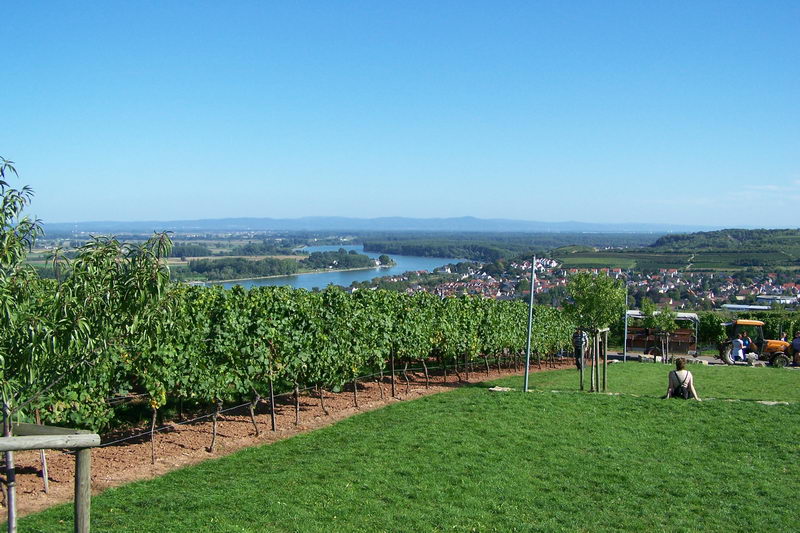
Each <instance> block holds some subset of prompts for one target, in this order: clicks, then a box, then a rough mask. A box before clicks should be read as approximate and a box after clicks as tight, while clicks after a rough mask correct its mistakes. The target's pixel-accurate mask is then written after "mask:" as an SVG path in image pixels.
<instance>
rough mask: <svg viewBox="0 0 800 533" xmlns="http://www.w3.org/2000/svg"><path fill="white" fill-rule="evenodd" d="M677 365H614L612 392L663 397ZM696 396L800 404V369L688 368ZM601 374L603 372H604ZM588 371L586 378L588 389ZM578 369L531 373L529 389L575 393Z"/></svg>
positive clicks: (517, 382) (515, 380)
mask: <svg viewBox="0 0 800 533" xmlns="http://www.w3.org/2000/svg"><path fill="white" fill-rule="evenodd" d="M674 368H675V366H674V365H664V364H660V363H638V362H631V363H625V364H620V363H615V364H611V365H608V376H609V377H608V390H609V392H623V393H629V394H638V395H642V396H653V397H660V396H663V395H664V394H666V392H667V375H668V373H669V371H670V370H673V369H674ZM688 368H689V370H691V372H692V375H694V384H695V389H696V390H697V394H698V395H700V398H702V399H708V398H720V399H739V400H771V401H791V402H800V370H791V369H786V368H771V367H750V366H725V365H712V366H705V365H689V366H688ZM601 372H602V371H601ZM589 379H590V378H589V370H588V368H587V370H586V373H585V375H584V380H585V382H586V388H587V389H588V388H589ZM578 380H579V378H578V371H577V370H574V369H572V370H559V371H555V372H543V373H537V374H531V376H530V380H529V387H530V388H533V389H542V390H576V389H577V388H578ZM497 384H499V385H505V386H509V387H522V378H521V377H511V378H506V379H503V380H499V381H497ZM798 422H800V421H798Z"/></svg>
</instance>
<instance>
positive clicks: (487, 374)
mask: <svg viewBox="0 0 800 533" xmlns="http://www.w3.org/2000/svg"><path fill="white" fill-rule="evenodd" d="M483 362H484V363H486V377H487V378H488V377H489V356H488V355H484V356H483Z"/></svg>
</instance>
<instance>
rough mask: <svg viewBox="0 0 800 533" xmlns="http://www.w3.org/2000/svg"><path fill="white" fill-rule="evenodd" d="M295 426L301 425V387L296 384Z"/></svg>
mask: <svg viewBox="0 0 800 533" xmlns="http://www.w3.org/2000/svg"><path fill="white" fill-rule="evenodd" d="M294 425H295V426H299V425H300V385H298V384H297V382H296V381H295V382H294Z"/></svg>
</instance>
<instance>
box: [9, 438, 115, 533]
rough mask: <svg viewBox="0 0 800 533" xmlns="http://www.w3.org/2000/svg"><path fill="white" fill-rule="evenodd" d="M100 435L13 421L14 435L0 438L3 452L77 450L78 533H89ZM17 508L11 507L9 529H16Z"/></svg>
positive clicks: (12, 532)
mask: <svg viewBox="0 0 800 533" xmlns="http://www.w3.org/2000/svg"><path fill="white" fill-rule="evenodd" d="M99 445H100V435H97V434H96V433H90V432H88V431H81V430H77V429H69V428H61V427H55V426H42V425H38V424H12V425H11V436H4V437H0V452H4V453H9V452H11V453H13V452H16V451H23V450H63V449H67V450H75V451H76V452H77V453H76V454H75V529H74V531H75V533H89V522H90V520H89V517H90V511H91V502H92V486H91V471H92V450H91V449H92V448H94V447H96V446H99ZM16 527H17V524H16V509H15V508H14V505H9V506H8V531H9V533H14V532H15V531H16Z"/></svg>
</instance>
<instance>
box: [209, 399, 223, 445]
mask: <svg viewBox="0 0 800 533" xmlns="http://www.w3.org/2000/svg"><path fill="white" fill-rule="evenodd" d="M220 411H222V402H221V401H219V400H217V406H216V409H214V415H213V416H212V417H211V420H212V424H211V446H209V447H208V453H214V445H215V444H216V443H217V419H218V418H219V412H220Z"/></svg>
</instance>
